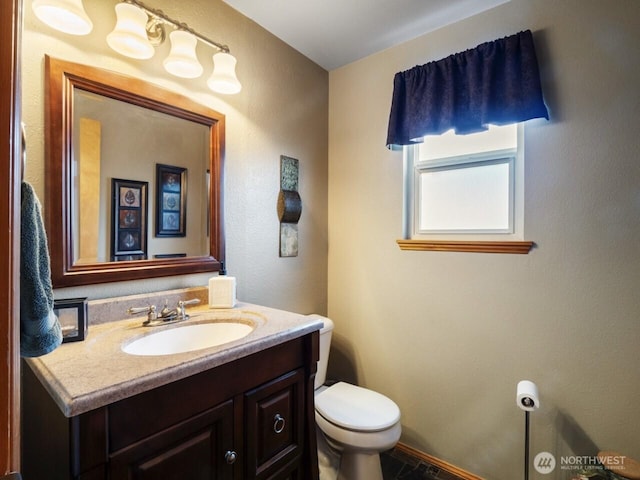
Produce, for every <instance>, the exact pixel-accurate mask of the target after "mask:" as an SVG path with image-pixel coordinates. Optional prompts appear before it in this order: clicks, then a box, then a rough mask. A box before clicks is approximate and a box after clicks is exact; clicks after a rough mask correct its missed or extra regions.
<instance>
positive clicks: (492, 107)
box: [387, 30, 549, 148]
mask: <svg viewBox="0 0 640 480" xmlns="http://www.w3.org/2000/svg"><path fill="white" fill-rule="evenodd" d="M540 117H544V118H546V119H549V114H548V112H547V107H546V106H545V104H544V100H543V97H542V88H541V86H540V73H539V70H538V60H537V58H536V52H535V48H534V45H533V36H532V34H531V31H530V30H526V31H523V32H520V33H517V34H515V35H511V36H508V37H504V38H502V39H499V40H494V41H492V42H486V43H483V44H481V45H478V46H477V47H476V48H473V49H470V50H467V51H465V52H461V53H456V54H454V55H450V56H449V57H447V58H444V59H442V60H438V61H435V62H429V63H427V64H425V65H419V66H416V67H413V68H412V69H410V70H406V71H404V72H399V73H396V75H395V78H394V82H393V99H392V102H391V114H390V116H389V130H388V135H387V146H388V147H389V148H391V147H393V146H395V145H410V144H413V143H419V142H422V137H424V136H425V135H439V134H441V133H444V132H446V131H447V130H450V129H454V130H455V132H456V133H458V134H466V133H474V132H479V131H483V130H486V129H487V127H488V125H489V124H494V125H506V124H509V123H516V122H523V121H525V120H529V119H532V118H540Z"/></svg>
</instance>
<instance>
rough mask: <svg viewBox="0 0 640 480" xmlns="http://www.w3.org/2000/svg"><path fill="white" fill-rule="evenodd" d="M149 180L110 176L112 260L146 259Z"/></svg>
mask: <svg viewBox="0 0 640 480" xmlns="http://www.w3.org/2000/svg"><path fill="white" fill-rule="evenodd" d="M148 187H149V183H148V182H141V181H137V180H124V179H121V178H112V179H111V191H112V198H113V203H112V209H111V214H112V215H111V218H112V222H111V260H112V261H128V260H146V258H147V201H148Z"/></svg>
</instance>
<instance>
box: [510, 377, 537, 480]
mask: <svg viewBox="0 0 640 480" xmlns="http://www.w3.org/2000/svg"><path fill="white" fill-rule="evenodd" d="M516 405H518V407H520V408H521V409H522V410H524V480H529V413H531V412H533V411H534V410H537V409H538V408H540V396H539V394H538V387H537V386H536V384H535V383H533V382H532V381H530V380H521V381H520V382H518V387H517V388H516Z"/></svg>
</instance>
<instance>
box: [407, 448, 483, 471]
mask: <svg viewBox="0 0 640 480" xmlns="http://www.w3.org/2000/svg"><path fill="white" fill-rule="evenodd" d="M395 450H397V451H399V452H402V453H403V454H405V455H408V456H410V457H413V458H416V459H418V460H420V461H421V462H423V463H425V464H428V465H432V466H434V467H436V468H438V469H440V470H442V471H443V472H446V473H448V474H449V475H447V476H446V477H447V478H451V479H456V480H457V479H460V480H484V479H483V478H482V477H479V476H477V475H474V474H473V473H470V472H467V471H466V470H463V469H461V468H458V467H456V466H455V465H451V464H450V463H448V462H445V461H444V460H440V459H439V458H436V457H434V456H432V455H429V454H428V453H424V452H421V451H420V450H416V449H415V448H413V447H410V446H408V445H405V444H404V443H398V444H397V445H396V447H395ZM438 478H442V477H441V476H440V475H438Z"/></svg>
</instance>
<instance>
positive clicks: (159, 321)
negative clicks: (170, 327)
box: [127, 298, 200, 327]
mask: <svg viewBox="0 0 640 480" xmlns="http://www.w3.org/2000/svg"><path fill="white" fill-rule="evenodd" d="M197 303H200V300H199V299H197V298H192V299H191V300H180V301H179V302H178V306H177V307H176V308H173V309H170V308H169V306H168V302H167V301H166V300H165V301H164V306H163V307H162V310H160V313H158V312H157V311H156V306H155V305H148V306H146V307H131V308H129V309H128V310H127V313H128V314H129V315H137V314H139V313H146V314H147V319H146V320H145V321H144V322H142V325H143V326H145V327H157V326H159V325H167V324H168V323H176V322H181V321H183V320H186V319H188V318H189V315H188V314H187V312H186V310H185V306H186V305H195V304H197Z"/></svg>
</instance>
